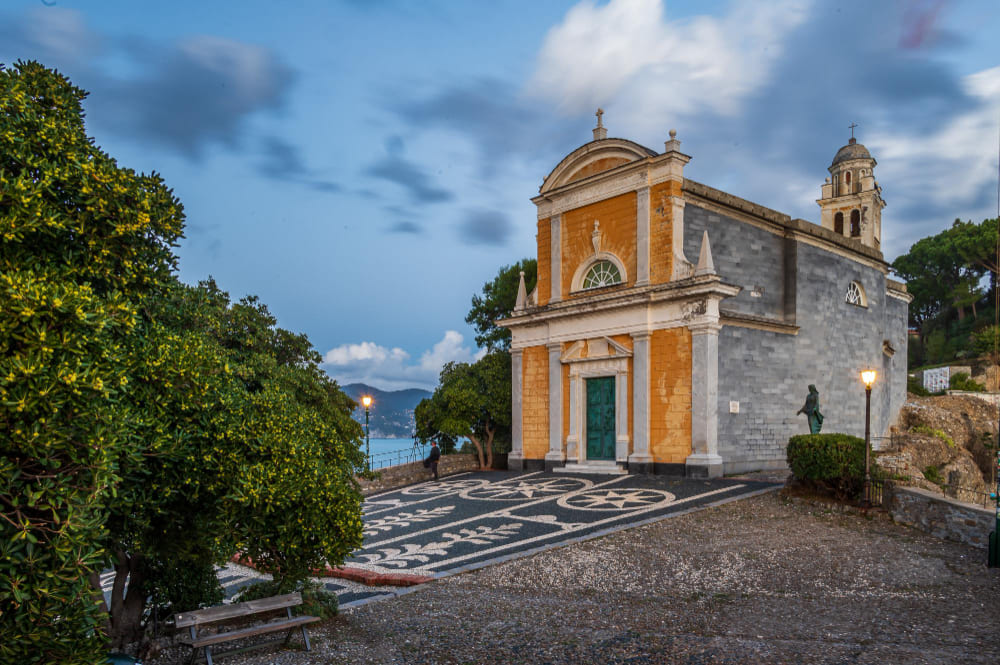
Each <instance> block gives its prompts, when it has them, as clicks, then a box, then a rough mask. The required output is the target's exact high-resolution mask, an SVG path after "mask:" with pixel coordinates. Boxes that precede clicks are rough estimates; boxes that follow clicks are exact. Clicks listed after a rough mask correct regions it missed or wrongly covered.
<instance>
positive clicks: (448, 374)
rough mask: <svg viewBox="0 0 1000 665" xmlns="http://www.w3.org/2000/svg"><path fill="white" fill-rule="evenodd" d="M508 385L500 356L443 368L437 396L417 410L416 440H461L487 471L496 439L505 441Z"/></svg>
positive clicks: (506, 364) (505, 357) (505, 359)
mask: <svg viewBox="0 0 1000 665" xmlns="http://www.w3.org/2000/svg"><path fill="white" fill-rule="evenodd" d="M510 385H511V365H510V354H507V353H503V352H501V351H494V352H493V353H487V354H486V355H485V356H483V357H482V358H480V359H479V360H478V361H476V362H475V363H473V364H469V363H448V364H446V365H445V366H444V369H442V370H441V378H440V384H439V385H438V388H437V390H435V391H434V394H433V395H432V396H431V397H429V398H427V399H425V400H423V401H421V403H420V404H419V405H418V406H417V409H418V412H419V413H420V414H421V419H420V420H418V422H417V437H418V438H420V439H422V440H429V439H434V438H436V437H441V436H444V437H450V438H452V439H458V438H461V437H465V438H467V439H469V441H471V442H472V445H473V446H474V447H475V448H476V453H477V454H478V456H479V467H480V468H481V469H489V468H490V467H492V466H493V446H494V440H495V439H496V437H497V434H498V433H507V434H508V435H509V431H510V423H511V403H510V400H511V392H510Z"/></svg>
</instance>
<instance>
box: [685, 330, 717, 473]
mask: <svg viewBox="0 0 1000 665" xmlns="http://www.w3.org/2000/svg"><path fill="white" fill-rule="evenodd" d="M721 328H722V326H720V325H719V324H717V323H703V324H698V325H696V326H691V455H690V456H688V458H687V459H686V460H685V465H686V467H687V475H690V476H702V477H704V476H707V477H709V478H718V477H720V476H722V470H723V466H722V457H720V456H719V440H718V433H719V413H718V407H719V330H721Z"/></svg>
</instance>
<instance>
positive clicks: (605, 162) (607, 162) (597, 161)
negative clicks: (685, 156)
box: [539, 139, 657, 194]
mask: <svg viewBox="0 0 1000 665" xmlns="http://www.w3.org/2000/svg"><path fill="white" fill-rule="evenodd" d="M656 155H657V153H656V152H655V151H653V150H650V149H649V148H646V147H643V146H641V145H639V144H638V143H635V142H634V141H629V140H627V139H601V140H599V141H591V142H590V143H585V144H583V145H582V146H580V147H579V148H577V149H576V150H574V151H573V152H571V153H570V154H568V155H566V157H565V158H564V159H563V160H562V161H561V162H559V165H558V166H556V167H555V168H554V169H552V173H550V174H549V175H548V176H547V177H546V178H545V181H544V182H542V186H541V188H539V192H541V193H543V194H544V193H545V192H548V191H550V190H553V189H555V188H557V187H561V186H563V185H566V184H568V183H571V182H574V181H576V180H582V179H583V178H586V177H589V176H592V175H595V174H597V173H602V172H604V171H610V170H611V169H614V168H617V167H619V166H621V165H623V164H628V163H629V162H635V161H638V160H640V159H646V158H647V157H656Z"/></svg>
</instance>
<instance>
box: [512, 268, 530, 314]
mask: <svg viewBox="0 0 1000 665" xmlns="http://www.w3.org/2000/svg"><path fill="white" fill-rule="evenodd" d="M527 307H528V290H527V289H526V288H525V286H524V271H523V270H522V271H521V281H520V282H519V283H518V285H517V301H516V302H515V303H514V311H515V312H520V311H523V310H525V309H527Z"/></svg>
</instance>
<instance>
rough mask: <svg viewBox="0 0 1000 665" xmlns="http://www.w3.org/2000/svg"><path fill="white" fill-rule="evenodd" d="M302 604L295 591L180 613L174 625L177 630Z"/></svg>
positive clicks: (175, 616) (298, 594)
mask: <svg viewBox="0 0 1000 665" xmlns="http://www.w3.org/2000/svg"><path fill="white" fill-rule="evenodd" d="M301 604H302V594H301V593H299V592H298V591H296V592H295V593H288V594H285V595H284V596H272V597H270V598H260V599H259V600H248V601H246V602H243V603H233V604H232V605H219V606H218V607H209V608H206V609H203V610H195V611H193V612H181V613H179V614H175V615H174V625H175V626H176V627H177V628H186V627H188V626H199V625H202V624H206V623H214V622H216V621H225V620H227V619H236V618H238V617H245V616H250V615H252V614H258V613H260V612H268V611H271V610H280V609H283V608H285V607H295V606H296V605H301Z"/></svg>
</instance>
